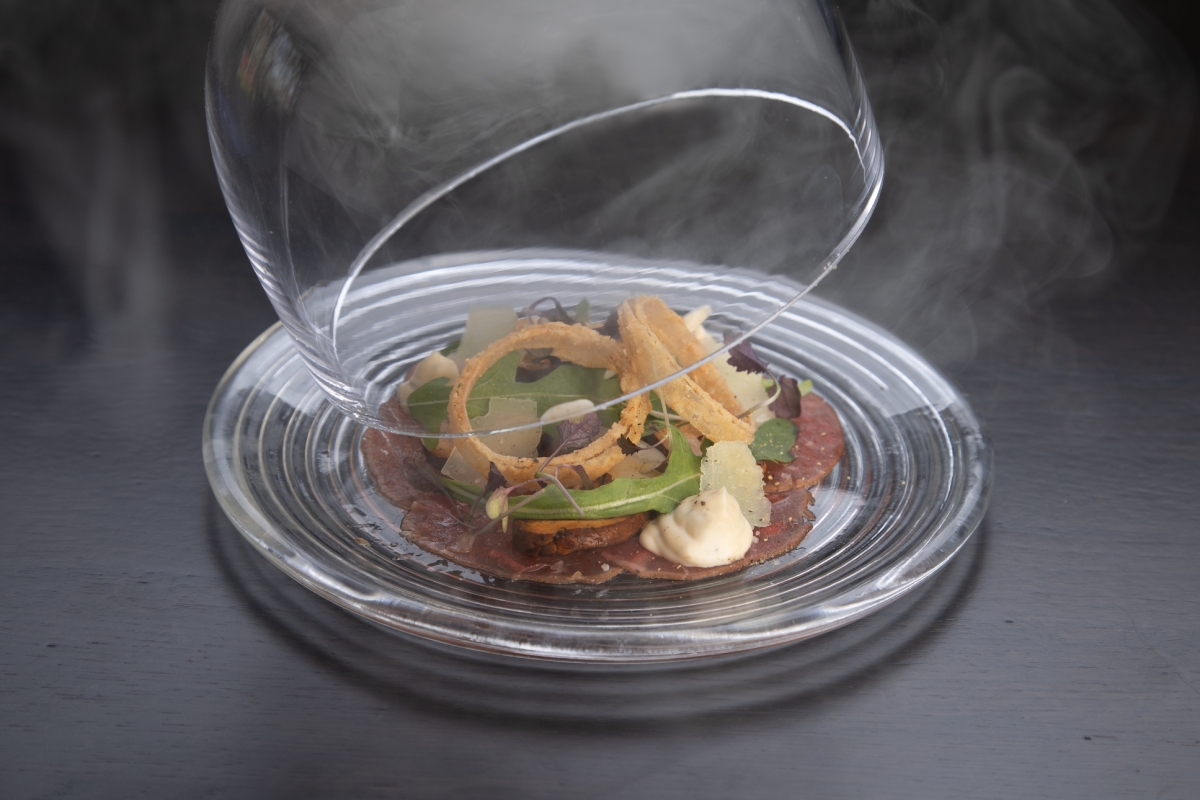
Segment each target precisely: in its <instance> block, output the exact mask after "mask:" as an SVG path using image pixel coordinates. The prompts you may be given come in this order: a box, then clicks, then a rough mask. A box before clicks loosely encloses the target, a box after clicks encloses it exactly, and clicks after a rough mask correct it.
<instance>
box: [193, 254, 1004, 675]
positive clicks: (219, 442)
mask: <svg viewBox="0 0 1200 800" xmlns="http://www.w3.org/2000/svg"><path fill="white" fill-rule="evenodd" d="M549 271H550V272H553V271H554V270H553V269H550V270H549ZM495 274H496V273H495V272H493V273H492V275H493V276H494V275H495ZM514 274H518V275H519V274H520V271H519V270H518V271H517V272H516V273H514ZM472 275H474V276H475V279H477V278H478V275H479V273H478V266H476V267H474V268H473V267H471V266H469V265H466V266H461V267H458V268H456V270H449V271H448V272H447V273H446V278H447V280H450V281H453V280H458V279H461V280H464V281H469V280H471V279H472ZM552 277H553V276H552V275H551V276H549V278H552ZM549 278H548V277H547V276H542V277H541V278H540V281H541V282H543V283H544V282H545V281H547V280H548V279H549ZM561 279H562V281H563V282H564V286H565V285H571V286H576V285H577V284H578V283H579V281H580V276H579V275H578V274H577V273H575V272H574V270H573V269H570V268H568V269H566V271H565V272H564V273H563V275H562V276H561ZM647 280H648V284H647V287H646V289H647V290H648V291H652V292H654V293H657V294H661V295H663V296H664V298H665V299H666V300H667V301H668V302H669V303H670V304H671V305H672V306H674V307H677V308H690V307H692V306H694V305H697V302H696V299H695V295H696V291H687V289H688V287H689V286H690V287H693V289H694V288H695V287H703V292H706V293H713V292H717V293H721V292H724V293H726V294H727V295H728V296H741V297H746V296H749V295H752V294H754V293H755V292H761V291H764V290H769V289H770V286H768V284H772V285H773V284H775V283H786V281H783V280H782V279H775V278H772V279H770V280H767V279H764V278H763V277H762V276H755V275H748V274H739V273H729V272H725V273H722V274H719V275H718V274H714V275H712V276H711V279H706V277H705V276H704V275H702V274H696V273H694V272H693V273H691V274H689V275H688V276H687V279H686V280H683V281H678V282H676V283H672V281H671V280H667V279H664V278H663V276H662V275H659V276H651V277H648V279H647ZM764 287H765V289H764ZM776 288H777V289H778V290H779V291H792V292H794V291H795V289H794V286H792V287H788V286H779V287H776ZM714 319H715V323H716V324H717V325H718V326H720V325H727V326H730V327H736V326H737V324H738V320H737V319H735V318H734V319H730V318H728V317H726V318H725V319H723V320H722V319H721V318H720V315H716V317H715V318H714ZM454 333H455V332H454V330H453V329H452V327H447V329H446V331H445V332H444V338H445V339H449V338H450V337H452V336H453V335H454ZM754 345H755V348H756V349H757V350H758V351H759V353H760V354H761V355H762V356H763V357H764V358H765V359H766V360H768V361H769V362H771V363H772V364H773V365H774V367H776V368H777V369H778V370H779V371H781V372H783V373H786V374H790V375H794V376H797V377H800V378H810V379H811V380H812V381H813V383H814V385H815V387H816V389H815V390H816V391H817V392H818V393H819V394H820V395H822V396H823V397H824V398H825V399H826V400H827V401H828V402H829V403H830V404H831V405H832V406H833V407H834V408H835V409H836V410H837V412H838V414H839V416H840V417H841V421H842V425H843V428H844V430H845V438H846V452H845V456H844V457H843V458H842V461H841V462H840V463H839V465H838V466H837V467H836V468H835V469H834V471H833V472H832V473H831V474H830V475H829V476H828V477H827V478H826V479H825V480H824V481H823V482H822V483H821V485H820V486H819V487H817V488H816V490H815V491H814V497H815V499H816V504H815V508H814V510H815V512H816V515H817V520H816V523H815V524H814V527H813V530H812V531H811V532H810V533H809V535H808V537H807V538H806V539H805V540H804V542H803V543H802V544H801V546H800V547H799V548H797V549H796V550H794V551H793V552H791V553H789V554H787V555H785V556H783V557H780V558H778V559H775V560H773V561H769V562H766V563H763V564H759V565H757V566H754V567H751V568H750V569H748V570H745V571H743V572H741V573H737V574H733V575H727V576H723V577H719V578H714V579H710V580H705V581H699V582H695V583H672V582H668V581H648V580H642V579H639V578H635V577H633V576H630V575H620V576H618V577H617V578H615V579H614V580H612V581H610V582H608V583H604V584H599V585H595V586H546V585H541V584H534V583H529V582H523V581H506V580H497V579H495V578H492V577H491V576H488V575H482V574H479V573H476V572H474V571H471V570H468V569H465V568H462V567H459V566H458V565H456V564H453V563H450V562H447V561H445V560H444V559H441V558H440V557H437V556H434V555H432V554H429V553H427V552H425V551H422V550H421V549H419V548H418V547H416V546H415V545H413V544H412V543H410V542H409V541H408V540H407V539H406V538H405V537H404V535H403V534H402V533H401V531H400V526H401V520H402V518H403V514H404V512H403V511H401V510H400V509H398V508H395V507H393V506H391V505H390V504H389V503H388V502H387V501H386V500H384V499H383V498H382V497H380V496H379V495H378V494H377V493H376V492H375V491H374V489H373V486H372V482H371V479H370V476H369V475H368V474H367V472H366V470H365V467H364V465H363V461H362V458H361V455H360V451H359V444H360V441H361V438H362V434H363V428H362V427H361V425H360V424H359V423H357V422H355V421H353V420H351V419H349V418H347V417H344V416H343V415H341V414H340V413H339V412H337V411H336V410H335V409H334V408H333V407H332V406H331V405H330V403H329V402H328V401H327V400H326V399H325V397H324V395H323V394H322V392H321V391H320V390H319V389H318V387H317V385H316V383H315V382H314V381H313V379H312V378H311V376H310V375H309V373H308V372H307V370H306V369H305V367H304V365H303V363H302V362H301V360H300V357H299V355H298V354H297V353H296V351H295V349H294V348H293V346H292V344H291V341H290V340H289V339H288V337H287V335H286V334H285V333H284V332H283V330H282V328H281V327H280V326H279V325H275V326H273V327H271V328H270V329H268V330H267V331H266V332H265V333H263V335H262V336H260V337H259V338H258V339H257V340H256V341H254V342H253V343H252V344H251V345H250V346H249V347H248V348H247V349H246V350H245V352H243V353H242V355H241V356H239V358H238V359H237V360H236V361H235V362H234V363H233V365H232V366H231V367H230V368H229V371H228V372H227V373H226V375H225V377H224V378H223V379H222V380H221V383H220V384H219V385H218V387H217V390H216V392H215V394H214V396H213V399H212V402H211V404H210V406H209V410H208V416H207V418H206V420H205V428H204V459H205V466H206V468H207V470H208V477H209V481H210V483H211V484H212V488H213V491H214V492H215V494H216V497H217V499H218V501H219V502H220V504H221V507H222V508H223V509H224V511H225V513H226V514H227V515H228V516H229V518H230V519H231V520H232V521H233V523H234V524H235V525H236V526H237V528H238V529H239V530H240V531H241V532H242V534H243V535H244V536H245V537H246V539H247V540H248V541H249V542H250V543H251V544H252V545H253V546H254V547H255V548H256V549H257V550H258V551H259V552H261V553H262V554H263V555H264V556H266V557H267V558H268V559H269V560H270V561H271V562H273V563H274V564H275V565H276V566H278V567H279V568H280V569H282V570H283V571H284V572H286V573H287V574H289V575H291V576H292V577H293V578H295V579H296V580H297V581H299V582H300V583H301V584H303V585H304V586H307V587H308V588H309V589H311V590H313V591H314V592H316V593H317V594H319V595H322V596H324V597H325V598H327V599H329V600H331V601H333V602H334V603H337V604H338V605H340V606H342V607H344V608H347V609H349V610H350V611H353V612H354V613H356V614H360V615H362V616H363V617H366V618H368V619H370V620H373V621H375V622H377V623H381V624H383V625H385V626H388V627H390V628H393V629H396V630H400V631H404V632H406V633H409V634H414V635H416V636H420V637H424V638H427V639H431V640H435V641H439V642H444V643H450V644H455V645H460V646H463V647H469V648H474V649H478V650H485V651H491V652H497V653H504V654H509V655H516V656H526V657H531V658H545V659H557V660H567V661H591V662H652V661H670V660H680V659H690V658H703V657H711V656H718V655H729V654H733V653H739V652H748V651H752V650H758V649H762V648H767V647H773V646H777V645H782V644H786V643H789V642H793V641H797V640H800V639H805V638H809V637H812V636H816V635H818V634H820V633H822V632H825V631H829V630H832V629H834V628H837V627H840V626H842V625H845V624H847V623H849V622H851V621H853V620H856V619H859V618H861V617H863V616H865V615H867V614H870V613H871V612H872V611H875V610H876V609H879V608H881V607H883V606H884V605H886V604H888V603H890V602H892V601H894V600H896V599H898V598H899V597H901V596H902V595H904V594H905V593H906V592H908V591H910V590H912V589H913V588H915V587H916V586H918V585H919V584H921V583H922V582H923V581H925V580H926V579H927V578H929V577H930V576H931V575H933V574H934V573H935V572H936V571H937V570H938V569H939V568H941V567H942V566H944V565H945V564H946V563H947V562H948V561H949V560H950V559H951V558H952V557H953V556H954V555H955V553H956V552H958V550H959V548H961V547H962V545H963V543H964V542H965V541H966V540H967V538H968V537H969V536H970V535H971V533H972V532H973V531H974V530H975V529H976V528H977V527H978V525H979V523H980V521H981V520H982V518H983V513H984V510H985V507H986V504H987V496H988V490H989V487H990V482H991V450H990V448H989V446H988V443H987V441H986V437H985V436H984V434H983V431H982V428H981V426H980V423H979V421H978V420H977V419H976V417H975V415H974V414H973V412H972V411H971V409H970V407H969V406H968V405H967V403H966V401H965V400H964V399H963V398H962V396H961V395H960V394H959V393H958V392H957V391H956V390H955V389H954V388H953V387H952V386H951V385H950V384H949V383H948V382H947V381H946V380H945V379H944V378H943V377H942V376H941V375H939V374H938V373H937V371H936V370H934V369H933V368H932V367H931V366H930V365H929V364H928V363H927V362H925V361H924V360H923V359H921V358H920V357H919V356H918V355H917V354H916V353H914V352H913V351H912V350H911V349H909V348H908V347H907V346H905V345H904V344H903V343H901V342H900V341H898V340H897V339H895V338H894V337H893V336H891V335H890V334H888V333H886V332H885V331H883V330H881V329H880V328H878V327H876V326H874V325H872V324H870V323H868V322H865V321H864V320H862V319H860V318H858V317H856V316H854V315H852V314H850V313H848V312H846V311H845V310H843V309H841V308H839V307H837V306H834V305H832V304H830V303H827V302H823V301H821V300H818V299H814V298H812V297H811V296H809V297H807V298H805V299H802V300H801V301H799V302H798V303H796V304H795V305H794V306H792V307H791V308H790V309H788V311H787V312H785V313H784V314H783V315H781V316H780V317H779V318H778V319H777V320H775V322H773V323H772V324H771V325H770V326H769V327H767V328H765V329H764V330H763V332H762V334H761V335H760V336H759V337H756V339H755V341H754Z"/></svg>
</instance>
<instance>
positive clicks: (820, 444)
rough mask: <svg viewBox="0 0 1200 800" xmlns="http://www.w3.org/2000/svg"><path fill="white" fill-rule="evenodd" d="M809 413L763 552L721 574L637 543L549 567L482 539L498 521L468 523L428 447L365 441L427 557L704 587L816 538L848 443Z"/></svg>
mask: <svg viewBox="0 0 1200 800" xmlns="http://www.w3.org/2000/svg"><path fill="white" fill-rule="evenodd" d="M801 407H802V412H801V415H800V416H799V417H797V418H795V419H794V420H793V421H794V422H795V423H796V425H797V427H798V428H799V435H798V437H797V440H796V445H795V446H794V447H793V448H792V455H793V456H794V457H795V460H794V461H792V462H790V463H786V464H783V463H775V462H767V464H766V467H765V468H764V472H765V481H764V483H765V491H766V492H767V496H768V497H769V499H770V500H771V521H770V523H769V524H768V525H765V526H763V527H760V528H756V529H755V530H754V541H753V544H752V545H751V547H750V550H749V551H748V552H747V553H746V555H745V556H743V557H742V558H741V559H739V560H738V561H735V562H733V563H731V564H725V565H722V566H718V567H687V566H681V565H679V564H674V563H672V562H671V561H669V560H667V559H665V558H661V557H660V556H656V555H654V554H653V553H651V552H650V551H649V550H646V549H645V548H644V547H642V546H641V545H640V544H639V543H638V538H637V537H636V536H635V537H633V538H632V539H629V540H628V541H625V542H623V543H621V544H618V545H613V546H610V547H605V548H602V549H598V550H585V551H581V552H576V553H570V554H567V555H555V556H546V557H536V556H527V555H523V554H521V553H518V552H517V551H516V550H514V549H513V544H512V534H511V532H504V531H502V530H500V529H499V527H496V528H494V529H493V530H490V531H488V532H485V533H481V534H473V533H472V528H473V529H475V530H478V529H481V528H483V527H484V526H485V525H486V524H487V523H488V522H489V519H488V518H487V516H486V515H485V514H484V513H483V511H482V509H481V508H477V509H476V510H475V512H474V517H473V518H470V519H468V518H467V517H468V515H469V514H470V513H471V506H470V505H468V504H466V503H463V502H460V501H458V500H454V499H451V498H449V497H447V496H446V494H445V493H444V492H443V491H442V490H441V489H440V487H439V486H437V485H435V484H434V481H435V480H436V478H435V477H434V476H435V475H436V470H433V469H432V468H431V467H430V465H429V464H428V462H427V461H426V455H425V449H424V447H423V446H422V444H421V440H420V439H417V438H415V437H412V436H401V435H399V434H393V433H387V432H385V431H379V430H375V429H371V430H368V431H367V432H366V433H365V434H364V436H363V441H362V454H363V459H364V461H365V462H366V466H367V471H368V472H369V473H370V475H371V478H372V479H373V480H374V482H375V486H376V488H377V489H378V490H379V493H380V494H381V495H382V496H383V497H384V498H386V499H387V500H388V501H389V502H390V503H392V504H393V505H395V506H397V507H399V508H400V509H402V510H404V511H405V512H406V513H405V514H404V519H403V521H402V522H401V531H402V532H403V533H404V535H405V536H406V537H408V539H409V540H410V541H411V542H413V543H414V544H415V545H417V546H418V547H420V548H422V549H423V550H426V551H428V552H430V553H433V554H435V555H438V556H441V557H442V558H445V559H447V560H449V561H452V562H454V563H456V564H459V565H461V566H463V567H467V568H469V569H474V570H478V571H479V572H482V573H485V574H487V575H491V576H494V577H497V578H504V579H510V580H528V581H536V582H539V583H603V582H604V581H608V580H612V579H613V578H615V577H616V576H617V575H620V574H621V573H623V572H629V573H631V574H633V575H637V576H639V577H641V578H656V579H663V580H675V581H688V580H699V579H702V578H710V577H714V576H717V575H725V574H728V573H731V572H736V571H738V570H742V569H745V568H746V567H749V566H751V565H753V564H758V563H761V562H763V561H767V560H770V559H772V558H777V557H779V556H781V555H783V554H785V553H787V552H789V551H791V550H792V549H794V548H795V547H797V546H798V545H799V544H800V542H801V541H802V540H803V539H804V537H805V536H806V535H807V534H808V532H809V530H811V529H812V520H813V513H812V510H811V506H812V502H813V497H812V494H811V493H810V492H809V489H810V488H811V487H813V486H815V485H816V484H817V483H819V482H820V481H821V479H822V478H824V477H825V476H826V475H828V474H829V472H830V471H831V470H832V469H833V467H834V465H836V464H837V462H838V460H839V459H840V458H841V456H842V451H843V448H844V440H843V435H842V428H841V424H840V423H839V422H838V417H837V413H836V412H835V411H834V410H833V409H832V408H831V407H830V406H829V404H828V403H826V402H825V401H824V400H822V399H821V398H820V397H818V396H817V395H815V394H811V393H810V394H808V395H806V396H805V397H804V398H803V400H802V403H801ZM384 413H385V414H388V415H391V416H393V417H394V418H395V419H396V420H398V421H400V420H405V419H406V415H405V413H404V411H403V410H402V409H401V408H400V406H399V405H398V403H396V401H394V400H393V401H391V402H389V403H388V404H387V406H386V407H385V409H384ZM464 520H465V521H466V523H468V524H469V525H470V527H468V524H464Z"/></svg>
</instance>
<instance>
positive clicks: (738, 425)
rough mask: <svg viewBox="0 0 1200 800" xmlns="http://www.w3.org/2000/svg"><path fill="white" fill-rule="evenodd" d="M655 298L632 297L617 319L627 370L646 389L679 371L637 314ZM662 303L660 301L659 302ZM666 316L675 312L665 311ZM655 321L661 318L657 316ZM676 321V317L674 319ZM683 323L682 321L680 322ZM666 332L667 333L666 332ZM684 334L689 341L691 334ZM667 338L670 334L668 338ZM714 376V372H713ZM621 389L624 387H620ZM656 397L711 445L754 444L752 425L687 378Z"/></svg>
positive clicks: (663, 388)
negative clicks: (724, 443) (648, 301)
mask: <svg viewBox="0 0 1200 800" xmlns="http://www.w3.org/2000/svg"><path fill="white" fill-rule="evenodd" d="M647 300H657V298H645V297H635V298H633V299H632V300H626V301H625V302H624V303H622V304H621V307H620V308H619V309H617V319H618V323H619V324H620V328H621V343H622V344H623V345H624V347H625V353H626V357H627V358H628V359H629V360H630V362H631V363H630V367H631V369H632V372H633V374H634V375H636V376H637V380H638V381H640V385H641V386H646V385H649V384H651V383H654V382H655V381H658V380H661V379H662V378H665V377H667V376H668V375H673V374H675V373H676V372H679V370H680V369H681V367H680V365H679V362H678V361H677V360H676V359H675V357H674V356H673V355H672V354H671V351H670V350H669V349H668V347H667V345H666V344H664V343H663V340H662V338H661V337H660V335H659V333H658V332H657V331H656V330H655V328H654V327H652V325H651V324H650V323H649V322H648V321H647V320H646V319H645V315H643V314H642V313H640V312H641V311H642V309H643V308H644V307H645V306H646V305H647V303H645V302H644V301H647ZM659 302H661V301H659ZM667 311H668V312H669V313H671V314H672V315H674V312H673V311H671V310H670V309H667ZM654 316H655V317H659V316H661V315H660V314H658V313H656V314H655V315H654ZM676 319H679V317H678V316H677V315H676ZM680 322H681V323H682V320H680ZM668 330H670V329H669V328H668ZM684 331H685V332H686V333H687V335H688V336H689V337H691V335H692V334H691V333H690V332H688V331H687V329H686V327H685V328H684ZM668 335H669V334H668ZM714 372H715V370H714ZM716 380H718V381H720V385H721V386H723V387H724V391H725V392H726V393H728V394H729V395H730V399H731V401H732V403H733V404H734V408H737V409H738V410H739V411H740V407H739V406H738V405H737V400H736V399H733V398H732V392H730V391H729V387H728V385H726V384H725V381H724V379H722V378H721V376H720V375H719V374H717V375H716ZM622 389H624V385H622ZM658 392H659V394H660V395H661V396H662V399H663V402H665V403H666V404H667V405H668V406H669V407H670V408H671V409H673V410H674V411H675V413H677V414H679V415H681V416H682V417H683V418H684V419H686V420H688V421H689V422H691V423H692V425H694V426H695V427H696V429H697V430H698V431H700V433H702V434H704V435H705V436H706V437H708V438H709V439H711V440H712V441H714V442H726V441H733V442H750V441H753V440H754V424H753V423H751V422H747V421H746V420H741V419H738V418H737V417H736V416H734V415H733V414H732V413H730V411H729V410H728V409H727V408H726V407H725V406H724V405H723V404H722V403H721V402H719V401H718V400H717V399H716V398H714V397H713V395H711V394H709V393H708V392H707V391H705V390H704V389H703V388H701V387H700V385H699V384H698V383H697V381H696V380H694V379H693V378H692V376H691V375H690V374H688V375H682V376H680V377H678V378H676V379H675V380H673V381H671V382H670V383H667V384H665V385H663V386H662V387H661V388H660V389H658Z"/></svg>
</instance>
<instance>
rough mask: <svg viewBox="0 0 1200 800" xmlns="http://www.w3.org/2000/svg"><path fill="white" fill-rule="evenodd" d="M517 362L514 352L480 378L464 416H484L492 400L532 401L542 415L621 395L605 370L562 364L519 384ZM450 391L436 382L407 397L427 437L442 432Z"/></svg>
mask: <svg viewBox="0 0 1200 800" xmlns="http://www.w3.org/2000/svg"><path fill="white" fill-rule="evenodd" d="M520 362H521V354H520V352H518V351H513V352H511V353H509V354H508V355H506V356H505V357H504V358H502V359H500V360H499V361H497V362H496V363H495V364H493V365H492V366H491V367H490V368H488V370H487V371H486V372H484V373H483V375H482V376H480V378H479V382H478V383H476V384H475V388H474V389H472V390H471V397H470V399H469V400H467V416H469V417H478V416H480V415H482V414H486V413H487V410H488V401H489V400H490V399H491V398H493V397H513V398H520V399H530V400H534V401H536V402H537V413H538V414H544V413H545V412H546V409H548V408H550V407H551V406H556V405H558V404H559V403H565V402H567V401H568V400H579V399H582V398H586V399H588V400H591V401H592V402H594V403H596V404H597V405H599V404H600V403H603V402H605V401H606V400H611V399H612V398H614V397H616V396H618V395H619V394H620V393H621V387H620V382H619V381H618V380H617V379H616V378H615V377H613V378H608V379H607V380H606V379H605V378H604V372H605V370H603V369H599V368H595V369H592V368H589V367H581V366H578V365H577V364H562V365H560V366H558V367H557V368H555V369H554V371H552V372H550V373H549V374H547V375H545V376H543V377H541V378H539V379H538V380H536V381H533V382H531V383H519V382H518V381H517V379H516V375H517V365H518V364H519V363H520ZM450 389H451V384H450V381H449V380H448V379H446V378H435V379H433V380H431V381H430V382H429V383H427V384H425V385H424V386H422V387H420V388H419V389H417V390H416V391H415V392H413V393H412V394H411V395H409V396H408V413H409V415H410V416H411V417H412V418H413V419H415V420H416V421H417V422H420V423H421V425H422V426H424V428H425V430H426V431H428V432H429V433H437V432H439V431H440V430H441V426H442V420H444V419H445V418H446V405H447V404H448V403H449V402H450Z"/></svg>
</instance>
